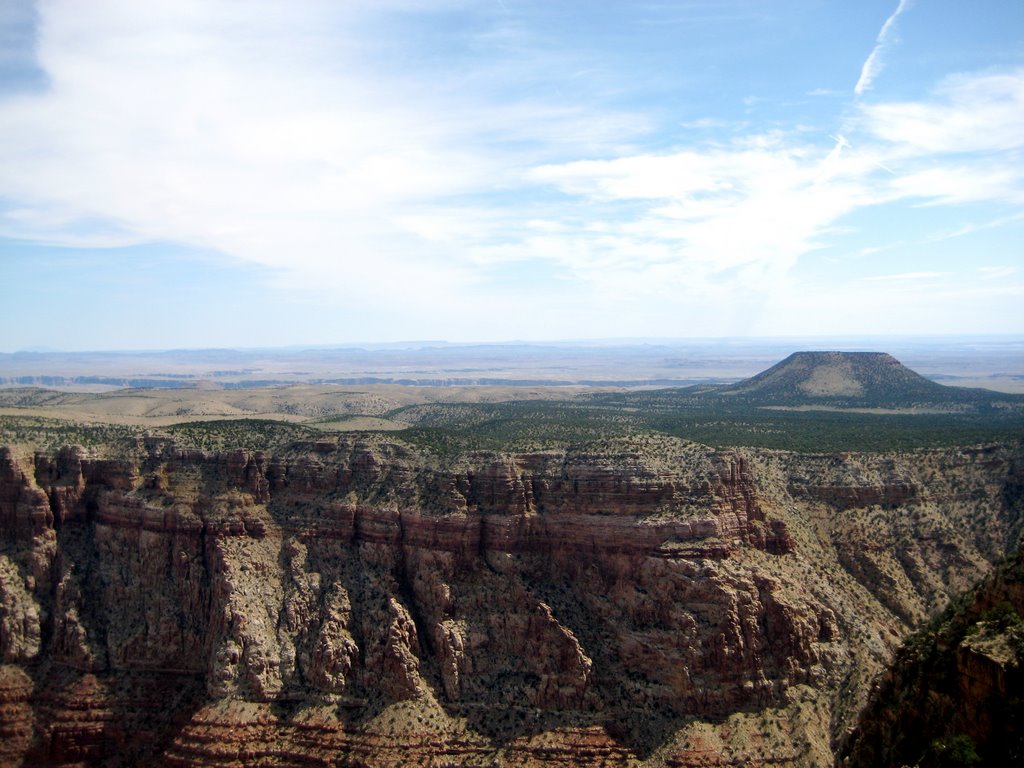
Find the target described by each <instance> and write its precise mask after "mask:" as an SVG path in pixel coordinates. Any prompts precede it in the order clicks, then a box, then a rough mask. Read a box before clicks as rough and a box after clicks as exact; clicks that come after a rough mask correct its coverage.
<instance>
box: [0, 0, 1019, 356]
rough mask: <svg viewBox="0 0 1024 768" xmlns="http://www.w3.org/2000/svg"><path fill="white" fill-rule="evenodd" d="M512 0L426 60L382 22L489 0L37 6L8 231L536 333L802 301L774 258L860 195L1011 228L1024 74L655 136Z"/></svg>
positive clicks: (6, 198) (820, 235)
mask: <svg viewBox="0 0 1024 768" xmlns="http://www.w3.org/2000/svg"><path fill="white" fill-rule="evenodd" d="M506 5H507V6H508V11H509V13H507V14H506V13H505V12H504V11H502V9H501V7H500V5H499V4H497V3H494V4H488V5H487V12H493V13H494V14H495V18H494V19H490V18H489V19H485V20H483V21H479V20H478V21H479V24H478V25H477V27H475V28H474V29H475V30H476V31H475V32H474V34H473V35H471V36H470V39H468V40H467V39H466V37H465V36H460V37H458V40H459V41H460V42H461V43H462V44H464V46H465V48H464V50H461V51H460V52H459V56H460V57H461V58H460V57H455V58H454V59H447V58H446V59H444V60H443V61H439V60H438V57H437V56H436V55H435V51H433V50H430V48H429V44H428V46H427V49H426V50H412V51H410V50H406V49H404V48H401V46H399V45H397V44H396V42H395V40H396V39H401V38H395V37H393V36H392V35H393V33H392V31H391V29H392V26H393V25H398V24H400V23H408V21H407V16H406V15H405V14H414V15H421V14H428V15H429V14H431V13H442V12H443V13H450V12H452V11H453V9H456V10H457V9H458V8H459V7H460V6H464V8H470V9H472V11H471V12H473V13H477V12H481V11H480V10H479V9H480V8H481V5H480V4H479V3H471V2H470V1H469V0H437V1H436V2H433V3H424V2H414V1H413V0H389V2H387V3H379V2H368V1H367V2H353V3H343V4H337V3H330V2H322V3H311V4H309V5H306V4H303V5H302V6H301V12H296V10H295V8H296V6H294V5H293V4H290V3H275V2H269V0H265V1H261V2H260V3H259V4H258V5H257V6H256V7H255V8H254V9H253V10H252V11H251V13H247V14H246V15H245V18H244V19H241V20H240V19H239V18H237V16H238V14H237V11H235V12H232V11H231V9H230V8H229V6H226V5H220V4H209V3H200V2H179V0H167V1H166V2H163V3H160V2H157V0H152V2H147V3H144V4H140V3H136V2H132V1H131V0H124V1H123V2H116V1H115V0H104V1H103V2H99V1H97V2H95V3H88V4H84V3H79V2H73V1H72V2H59V0H55V1H54V2H51V3H48V4H44V5H42V6H40V9H41V10H40V13H41V20H40V24H41V25H40V28H39V35H38V63H39V66H40V67H41V68H42V69H43V70H45V72H46V74H47V76H48V78H49V83H50V85H49V87H48V88H47V89H45V90H41V91H39V92H37V93H33V94H21V95H19V96H17V97H16V98H7V99H6V100H4V101H2V102H0V235H6V236H8V237H16V238H25V239H34V240H43V241H48V242H59V243H63V244H69V245H80V246H97V245H127V244H133V243H150V242H172V243H178V244H183V245H185V246H189V247H193V248H196V249H199V250H202V251H203V252H204V253H215V254H220V255H221V257H222V258H224V259H225V260H231V261H233V262H234V263H238V264H244V265H247V266H250V267H252V266H255V267H257V268H259V269H260V273H261V274H269V275H270V276H271V277H270V279H272V280H273V282H274V285H275V286H276V287H277V288H280V289H281V290H283V291H286V292H288V293H289V294H290V295H292V294H298V293H301V294H302V295H304V296H310V297H312V298H314V299H316V300H317V301H318V302H320V303H321V305H322V306H327V307H333V306H336V305H343V306H345V307H351V308H353V309H352V313H353V314H354V315H357V316H358V315H359V313H360V312H363V313H369V312H370V311H371V310H372V311H374V312H376V313H377V314H376V315H374V316H379V314H380V312H381V309H380V308H381V307H386V309H387V311H388V312H393V313H396V314H402V315H403V317H405V318H407V319H410V318H411V319H412V321H413V322H420V319H421V318H424V317H429V318H431V320H432V321H433V320H434V319H435V318H442V319H443V320H444V322H445V323H446V324H445V325H441V326H436V325H435V326H432V328H441V330H431V333H432V334H437V335H443V334H444V333H446V332H447V331H445V330H443V329H445V328H447V329H451V328H455V329H458V328H464V327H466V325H467V324H468V321H467V318H469V317H472V318H480V317H483V316H485V315H486V316H494V317H516V318H517V323H518V325H517V329H518V331H519V332H523V333H525V334H527V335H528V334H529V331H530V329H531V328H533V329H535V330H536V334H537V335H544V333H545V332H547V333H550V329H551V328H552V327H558V324H559V322H560V321H562V320H567V322H568V323H569V326H568V327H571V328H574V329H586V328H593V331H592V333H593V335H613V334H614V333H616V332H621V333H623V334H631V333H632V334H636V335H644V334H645V333H646V334H648V335H649V333H650V330H649V329H650V328H652V327H653V328H669V327H671V328H673V329H678V328H679V325H678V323H679V322H681V321H680V320H679V319H678V318H680V317H685V322H686V323H689V324H690V325H687V332H694V333H704V334H707V333H711V332H714V331H715V330H717V329H720V323H719V320H718V319H716V317H715V313H716V308H718V307H723V306H730V305H735V304H736V303H737V302H736V300H735V297H736V295H737V294H739V295H742V296H743V297H744V301H743V304H744V306H743V308H742V309H740V310H737V312H742V313H746V315H747V316H748V320H749V319H750V318H754V319H756V316H757V313H758V311H759V302H761V303H763V305H764V306H770V305H771V304H772V303H774V302H777V301H778V297H787V298H788V300H790V301H791V302H792V304H793V305H794V306H795V305H797V304H798V303H799V304H800V306H806V305H807V301H808V299H807V298H806V297H805V296H801V295H799V294H794V291H793V288H792V285H793V282H792V280H791V276H792V273H793V272H794V270H795V268H796V267H797V265H798V264H799V263H800V262H801V260H802V259H804V258H805V257H807V256H808V254H813V253H815V252H816V251H820V250H822V249H825V248H830V247H831V248H833V250H832V251H831V252H830V255H831V256H832V257H833V258H840V257H843V256H845V255H856V254H857V253H858V252H859V253H869V252H870V251H871V250H872V249H867V248H863V247H861V246H863V245H864V244H863V243H861V242H857V243H855V244H851V245H849V247H846V248H845V250H844V248H843V247H840V248H838V249H837V248H835V246H836V244H837V243H843V242H844V239H843V238H844V237H846V235H847V234H848V233H849V232H850V231H853V230H856V228H857V227H860V226H862V224H861V223H860V222H857V221H856V220H855V215H856V214H858V213H862V212H866V211H870V210H871V209H873V208H876V207H879V206H883V205H902V206H903V207H904V208H903V209H901V210H900V211H899V213H902V212H903V210H904V209H906V208H909V207H910V206H924V205H928V206H933V207H942V206H948V207H953V206H963V205H964V204H967V203H978V202H988V203H992V202H993V201H995V202H997V203H998V204H999V205H1000V206H1002V208H1001V209H1000V210H999V211H998V212H997V213H996V214H993V213H991V212H987V213H985V214H984V218H985V219H986V221H996V220H999V221H1005V222H1007V224H1008V225H1009V224H1010V223H1012V222H1014V221H1017V219H1016V218H1015V214H1016V211H1017V210H1018V209H1019V208H1020V207H1022V206H1024V162H1018V161H1019V160H1020V151H1021V149H1022V147H1024V138H1022V137H1024V71H1022V70H1012V71H1003V72H993V71H986V72H984V73H981V74H978V73H974V74H971V73H966V74H961V75H958V76H956V77H954V78H949V79H947V80H945V81H943V82H941V83H940V84H939V86H938V87H937V90H936V91H934V92H933V93H929V94H924V95H922V96H921V98H919V99H916V100H907V101H902V102H898V103H895V102H881V103H874V104H865V103H863V102H859V101H858V102H857V103H856V104H854V105H853V106H849V107H848V108H847V114H848V115H849V117H848V118H846V119H840V118H839V117H837V116H835V115H830V116H828V117H827V120H825V121H822V122H828V125H827V126H826V127H824V128H822V127H819V128H816V129H814V130H807V129H803V128H800V127H794V128H793V129H791V130H785V129H782V128H779V127H775V128H774V129H771V130H769V129H768V128H767V127H766V126H764V125H761V126H754V125H752V124H749V123H745V122H742V121H741V120H738V119H737V118H738V117H740V118H741V117H742V115H737V114H736V113H733V114H732V115H731V118H732V119H725V118H723V117H720V116H717V115H707V116H702V115H700V114H699V113H697V114H691V113H689V112H687V113H685V114H686V116H687V117H692V119H690V120H688V121H684V120H682V119H681V116H682V114H681V113H675V114H674V115H673V118H674V119H672V120H671V122H672V125H673V126H674V127H673V129H672V132H671V133H670V134H669V133H667V132H666V133H664V134H661V135H660V136H657V137H655V139H656V140H652V141H648V140H649V139H651V138H652V136H651V135H652V133H653V131H652V128H653V126H654V124H655V123H656V118H655V117H654V116H652V112H650V111H648V112H645V111H644V110H643V109H642V108H641V107H640V106H639V105H637V106H636V108H629V109H627V108H619V109H616V108H613V107H611V106H609V103H608V102H607V101H604V100H602V99H603V97H601V96H593V95H592V94H591V92H590V91H587V90H586V88H584V87H583V85H582V84H581V85H580V90H578V91H575V92H573V93H572V95H571V96H569V97H567V96H566V92H567V91H568V88H567V89H566V91H563V92H562V94H561V95H560V94H559V93H558V92H557V90H556V89H555V88H554V87H551V82H550V81H551V78H550V76H549V73H551V72H564V73H587V74H586V76H585V77H583V76H581V77H579V78H575V79H573V78H571V77H570V76H567V77H566V78H565V79H564V80H563V81H562V85H565V84H566V83H567V82H569V81H570V80H571V81H572V82H573V83H575V82H576V81H577V80H585V79H587V78H590V77H598V75H595V74H591V73H593V72H595V71H597V70H598V69H600V67H597V68H596V69H595V67H594V66H592V65H594V62H593V61H592V60H587V58H586V56H585V55H582V54H576V53H574V52H573V51H571V50H563V49H561V48H559V47H557V46H547V47H545V46H544V45H542V44H538V43H536V41H535V40H533V39H531V38H530V37H529V35H526V34H525V33H524V32H523V31H522V30H521V29H520V28H519V27H517V26H516V24H515V23H514V20H511V21H510V20H508V19H507V18H506V17H507V16H513V15H514V14H515V11H516V7H515V5H514V4H512V3H506ZM906 7H907V2H906V0H904V1H903V2H901V3H900V5H899V7H898V8H897V9H896V11H895V12H894V13H893V14H892V16H890V18H889V20H888V21H887V22H886V25H885V26H884V27H883V29H882V31H881V32H880V33H879V37H878V44H877V45H876V48H875V51H873V52H872V57H871V58H869V61H868V62H865V68H864V72H863V73H862V76H861V82H859V83H858V88H859V91H858V92H860V91H863V90H864V89H866V88H868V87H870V82H871V78H872V77H874V76H875V75H876V74H877V72H878V67H879V66H880V63H879V62H880V59H879V56H880V55H881V53H882V52H883V49H884V47H885V45H887V44H889V43H890V42H891V40H892V35H893V31H892V27H893V24H894V22H895V19H896V18H897V17H898V16H899V15H900V14H901V13H903V12H904V10H905V9H906ZM398 11H401V14H399V16H398V17H395V18H392V17H391V16H388V14H391V13H397V12H398ZM381 14H383V16H382V15H381ZM417 18H419V16H417ZM382 28H386V30H387V31H386V32H381V29H382ZM421 37H422V36H421ZM401 40H403V41H404V39H401ZM444 42H447V41H444ZM441 44H442V43H437V45H441ZM481 51H484V52H483V53H482V52H481ZM446 55H447V51H446ZM401 57H406V60H405V61H404V63H403V65H402V66H397V65H395V64H394V61H395V60H396V59H399V58H401ZM872 62H873V63H872ZM869 64H870V66H869ZM602 77H603V75H602ZM603 84H604V85H608V82H604V83H603ZM593 90H594V92H601V93H603V92H604V89H602V88H597V87H594V89H593ZM607 90H613V89H612V88H610V87H609V88H608V89H607ZM624 103H629V104H633V102H632V101H629V100H628V99H627V100H626V102H624ZM666 122H669V121H668V120H667V121H666ZM680 126H682V127H683V129H685V130H686V132H685V133H681V132H680V131H679V128H680ZM723 128H727V129H728V130H727V131H723V130H716V131H714V132H709V133H708V134H705V133H703V132H702V131H703V130H704V129H723ZM830 134H831V136H830ZM666 135H667V136H670V138H668V139H666V138H665V136H666ZM694 135H697V136H700V137H701V138H700V139H699V140H698V139H693V138H692V137H693V136H694ZM712 135H714V136H717V137H718V139H717V140H712V139H711V136H712ZM681 136H685V137H686V139H685V141H684V140H683V138H681ZM723 136H728V137H729V138H727V139H723V138H722V137H723ZM1006 207H1011V208H1013V209H1014V210H1013V211H1006V210H1004V208H1006ZM915 210H917V209H915ZM1003 214H1006V215H1005V216H1003ZM998 216H1003V218H1001V219H997V217H998ZM891 218H898V215H894V216H893V217H891ZM851 219H853V221H851ZM961 226H962V227H968V226H970V224H969V223H967V224H964V223H963V222H961V221H959V220H958V221H956V222H953V221H944V222H943V223H942V227H943V231H948V230H949V229H950V228H953V227H958V228H959V227H961ZM964 231H965V232H966V231H967V229H966V228H965V229H964ZM879 239H880V240H884V239H885V236H884V235H879ZM921 239H922V238H921V237H919V236H917V235H905V234H901V235H900V236H899V237H895V236H893V237H889V241H890V242H892V241H894V240H895V241H899V242H907V241H920V240H921ZM884 248H885V246H884V245H877V246H875V247H874V251H875V252H877V251H878V250H881V249H884ZM928 266H929V267H930V265H928ZM519 267H522V269H521V270H519ZM902 268H903V267H898V268H897V269H902ZM513 273H514V274H513ZM902 274H903V275H904V276H905V275H917V276H921V275H922V274H925V273H924V272H922V271H920V270H914V269H913V267H910V268H907V269H906V272H904V273H902ZM935 274H938V273H935ZM510 275H511V276H512V278H513V279H514V281H515V283H516V285H517V286H525V288H523V290H522V291H520V292H519V293H518V294H517V293H516V292H514V291H511V290H510V289H509V288H508V283H509V282H510ZM894 280H895V278H892V277H886V278H885V279H879V280H876V281H875V282H874V283H873V284H874V285H877V286H879V289H881V286H882V285H888V283H889V282H893V281H894ZM887 281H888V282H887ZM851 282H856V283H858V284H859V283H861V282H862V281H851ZM553 287H557V289H558V294H557V296H555V295H554V292H553V291H554V288H553ZM861 288H862V289H863V286H861ZM523 295H528V296H529V297H531V298H532V299H535V300H536V305H535V306H533V307H531V310H530V311H529V312H526V311H523V309H522V300H523V299H522V296H523ZM851 296H852V294H851ZM850 300H851V301H852V300H853V299H852V298H851V299H850ZM683 313H685V316H684V315H683ZM669 321H672V322H675V323H676V324H674V325H671V326H667V325H666V324H665V323H666V322H669ZM438 322H441V321H440V320H439V321H438ZM475 322H476V320H474V321H473V323H475ZM750 322H753V320H750ZM498 323H500V321H495V323H494V324H493V325H492V326H490V327H491V328H494V327H500V326H499V325H498ZM698 323H703V325H699V326H698V325H697V324H698ZM470 324H471V323H470ZM412 327H415V328H419V327H420V326H419V325H418V324H417V325H413V326H412ZM721 330H724V331H726V332H728V331H738V332H743V331H744V330H745V329H743V328H724V329H721ZM776 330H780V329H778V328H776ZM575 332H576V333H577V334H580V333H582V334H584V335H585V334H586V333H587V332H586V331H585V330H577V331H575ZM482 333H483V331H482ZM363 335H364V336H369V335H371V334H363ZM453 335H454V334H453Z"/></svg>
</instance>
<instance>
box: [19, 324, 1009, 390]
mask: <svg viewBox="0 0 1024 768" xmlns="http://www.w3.org/2000/svg"><path fill="white" fill-rule="evenodd" d="M806 350H845V351H876V352H887V353H889V354H892V355H894V356H895V357H897V358H898V359H899V361H900V362H902V363H903V364H905V365H907V366H909V367H910V368H912V369H913V370H915V371H917V372H918V373H921V374H922V375H924V376H927V377H929V378H931V379H933V380H934V381H938V382H939V383H942V384H955V385H962V386H982V387H986V388H990V389H995V390H1000V391H1005V392H1024V338H1022V337H1012V336H990V337H945V338H943V337H917V338H914V337H903V338H889V337H886V338H861V339H853V338H830V339H829V338H778V339H689V340H687V339H647V340H629V341H618V342H616V341H608V340H604V341H562V342H551V343H537V342H533V343H530V342H510V343H504V344H494V343H491V344H449V343H445V342H437V341H424V342H404V343H397V344H363V345H351V346H333V347H292V348H264V349H194V350H167V351H147V352H143V351H140V352H119V351H113V352H87V353H74V352H31V351H24V352H18V353H14V354H3V353H0V387H21V386H43V387H50V388H57V389H71V390H81V391H102V390H108V389H118V388H125V387H131V388H138V387H175V388H182V387H185V388H194V387H215V388H224V387H228V388H234V387H267V386H280V385H286V384H335V385H344V386H366V385H377V384H404V385H407V386H410V385H411V386H420V387H423V386H427V387H437V386H461V387H466V386H470V387H479V386H488V387H512V388H516V389H522V388H528V387H551V386H565V385H574V386H585V387H594V386H602V387H605V386H611V387H669V386H688V385H693V384H721V383H731V382H734V381H737V380H739V379H744V378H747V377H749V376H753V375H754V374H756V373H759V372H760V371H763V370H765V369H767V368H769V367H771V366H773V365H775V364H776V363H778V362H779V361H781V360H782V359H783V358H785V357H787V356H788V355H790V354H792V353H794V352H799V351H806Z"/></svg>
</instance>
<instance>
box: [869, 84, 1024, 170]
mask: <svg viewBox="0 0 1024 768" xmlns="http://www.w3.org/2000/svg"><path fill="white" fill-rule="evenodd" d="M934 96H935V98H934V99H933V100H929V101H914V102H896V103H882V104H872V105H862V106H861V112H862V115H863V121H862V125H863V127H864V128H866V129H867V130H868V131H869V132H871V133H872V134H873V135H874V136H876V137H877V138H879V139H882V140H884V141H887V142H892V143H897V144H904V145H906V146H907V148H908V149H909V150H911V151H914V152H918V153H923V152H935V153H950V152H983V151H999V150H1008V149H1017V148H1020V147H1024V70H1016V71H1012V72H1003V73H996V74H982V75H976V74H974V75H966V74H958V75H954V76H952V77H949V78H947V79H946V80H944V81H943V82H942V83H941V84H940V85H939V87H938V88H937V89H936V91H935V94H934Z"/></svg>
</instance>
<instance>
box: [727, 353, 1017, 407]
mask: <svg viewBox="0 0 1024 768" xmlns="http://www.w3.org/2000/svg"><path fill="white" fill-rule="evenodd" d="M715 394H717V395H721V396H724V397H728V398H737V399H742V400H745V401H746V402H748V403H750V404H754V405H768V406H772V405H774V406H807V405H819V406H832V407H846V408H886V409H891V408H899V409H906V408H929V409H943V410H968V409H970V410H975V409H978V408H984V407H986V406H991V405H993V404H995V403H1017V404H1018V407H1020V404H1021V403H1024V398H1022V397H1021V396H1019V395H1018V396H1014V395H1006V394H1002V393H997V392H992V391H990V390H986V389H966V388H962V387H946V386H943V385H941V384H937V383H935V382H934V381H930V380H928V379H926V378H924V377H923V376H921V375H920V374H918V373H915V372H914V371H912V370H911V369H909V368H907V367H906V366H905V365H903V364H902V363H900V362H899V360H897V359H896V358H895V357H893V356H892V355H889V354H886V353H885V352H795V353H793V354H792V355H790V356H789V357H787V358H786V359H785V360H783V361H782V362H780V363H778V364H777V365H774V366H772V367H771V368H769V369H768V370H766V371H764V372H762V373H759V374H758V375H756V376H754V377H752V378H749V379H745V380H744V381H741V382H738V383H736V384H732V385H730V386H727V387H722V388H719V389H717V390H715Z"/></svg>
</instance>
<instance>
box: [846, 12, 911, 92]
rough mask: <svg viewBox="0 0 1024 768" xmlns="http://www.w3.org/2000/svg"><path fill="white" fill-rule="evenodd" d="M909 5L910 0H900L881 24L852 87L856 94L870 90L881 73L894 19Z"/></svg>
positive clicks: (894, 22) (889, 43)
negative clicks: (873, 44)
mask: <svg viewBox="0 0 1024 768" xmlns="http://www.w3.org/2000/svg"><path fill="white" fill-rule="evenodd" d="M909 6H910V0H900V3H899V5H898V6H896V10H895V11H893V13H892V15H891V16H889V18H887V19H886V20H885V24H883V25H882V29H881V30H880V31H879V33H878V37H876V38H875V47H874V48H872V49H871V53H870V54H868V57H867V58H866V59H865V60H864V64H863V66H861V68H860V77H859V78H858V79H857V84H856V85H855V86H854V87H853V92H854V93H855V94H857V95H858V96H860V95H862V94H863V93H864V91H867V90H870V89H871V84H872V83H873V82H874V80H875V78H876V77H878V75H879V74H881V72H882V66H883V63H882V58H883V56H884V55H885V51H886V49H887V48H888V47H889V46H890V45H891V44H892V35H893V27H894V26H895V24H896V19H898V18H899V17H900V14H902V13H903V12H904V11H905V10H906V9H907V8H908V7H909Z"/></svg>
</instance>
